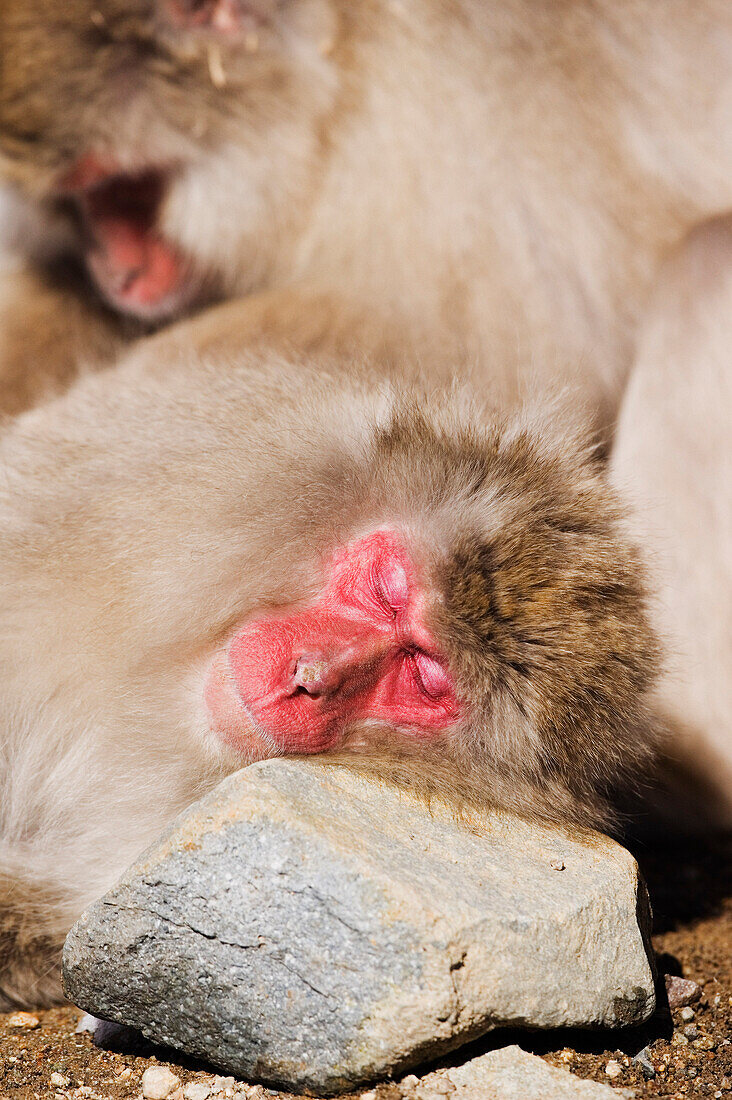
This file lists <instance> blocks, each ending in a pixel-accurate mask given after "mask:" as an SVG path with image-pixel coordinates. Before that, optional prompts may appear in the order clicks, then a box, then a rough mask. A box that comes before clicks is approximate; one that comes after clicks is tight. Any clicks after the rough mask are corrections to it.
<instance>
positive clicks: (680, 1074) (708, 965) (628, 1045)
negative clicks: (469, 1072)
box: [0, 840, 732, 1100]
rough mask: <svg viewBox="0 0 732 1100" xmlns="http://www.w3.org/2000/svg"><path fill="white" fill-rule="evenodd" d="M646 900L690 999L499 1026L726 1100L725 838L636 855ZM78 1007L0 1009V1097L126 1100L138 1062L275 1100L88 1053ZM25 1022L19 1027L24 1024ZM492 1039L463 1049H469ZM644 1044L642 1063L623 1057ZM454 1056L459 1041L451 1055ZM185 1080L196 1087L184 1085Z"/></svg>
mask: <svg viewBox="0 0 732 1100" xmlns="http://www.w3.org/2000/svg"><path fill="white" fill-rule="evenodd" d="M636 855H637V856H638V859H639V861H640V863H641V866H642V868H643V870H644V873H645V875H646V878H647V880H648V883H649V888H650V892H651V897H652V900H653V905H654V911H655V918H654V927H655V932H654V937H653V943H654V948H655V950H656V953H657V956H658V961H659V967H660V970H661V971H662V972H663V973H667V974H677V975H683V977H684V978H687V979H691V980H692V981H693V982H696V983H698V985H699V987H700V990H699V993H698V999H697V1000H695V1001H694V1002H693V1003H691V1004H689V1005H687V1006H684V1007H679V1008H677V1009H674V1010H673V1011H672V1012H671V1013H669V1012H668V1011H667V1010H666V1011H665V1012H659V1013H658V1015H657V1017H656V1018H654V1020H653V1021H652V1022H651V1024H650V1025H649V1027H648V1028H647V1030H646V1032H645V1033H644V1034H639V1033H629V1034H624V1035H622V1036H621V1035H618V1034H617V1033H613V1034H610V1033H607V1032H606V1033H602V1034H594V1035H591V1034H586V1033H578V1032H572V1033H564V1034H560V1033H551V1034H543V1035H533V1036H531V1035H526V1034H521V1035H519V1034H516V1033H512V1034H511V1035H510V1036H507V1035H505V1034H504V1035H503V1036H502V1037H501V1043H504V1042H507V1041H511V1042H518V1043H519V1044H520V1045H521V1046H522V1047H524V1049H526V1050H532V1051H534V1052H535V1053H537V1054H540V1055H541V1056H542V1057H544V1058H546V1060H547V1061H548V1062H551V1063H552V1064H553V1065H559V1066H563V1067H564V1068H565V1069H569V1070H571V1071H572V1072H573V1073H576V1074H577V1075H578V1076H580V1077H587V1078H592V1079H594V1080H596V1081H604V1082H605V1083H606V1084H609V1085H612V1086H615V1087H623V1088H628V1087H631V1088H633V1089H635V1090H636V1095H637V1097H638V1098H639V1100H646V1098H650V1097H667V1098H674V1100H682V1098H684V1100H694V1098H696V1097H700V1098H701V1097H704V1098H709V1097H716V1100H726V1097H727V1096H728V1095H729V1097H730V1100H732V840H730V841H716V842H710V843H704V844H701V843H693V844H692V843H690V844H688V845H685V846H679V845H675V846H674V847H673V848H669V849H666V850H663V849H658V848H656V849H653V850H638V851H637V852H636ZM79 1016H80V1013H79V1011H78V1010H77V1009H75V1008H72V1007H70V1006H66V1007H63V1008H57V1009H51V1010H49V1011H47V1012H38V1013H36V1014H34V1015H33V1016H31V1017H30V1019H24V1018H22V1019H21V1021H16V1023H18V1022H21V1023H22V1022H24V1023H25V1024H26V1026H13V1017H12V1016H1V1015H0V1100H41V1098H45V1097H53V1098H54V1100H133V1098H137V1097H139V1096H140V1095H141V1090H142V1075H143V1073H144V1071H145V1070H146V1069H148V1068H149V1067H150V1066H167V1067H169V1068H170V1069H171V1070H172V1072H173V1073H174V1074H175V1075H176V1077H177V1078H178V1079H179V1080H180V1083H181V1086H182V1091H181V1090H180V1089H179V1090H178V1092H177V1093H174V1094H173V1098H172V1100H206V1097H208V1096H210V1097H216V1096H219V1097H220V1098H221V1100H229V1098H236V1097H239V1098H241V1100H245V1098H247V1100H255V1098H264V1097H278V1096H283V1097H284V1095H285V1094H280V1093H274V1092H270V1091H268V1090H266V1089H263V1088H262V1087H261V1086H259V1085H255V1086H252V1085H247V1084H243V1083H239V1082H235V1081H234V1079H233V1078H222V1077H218V1076H216V1075H215V1074H214V1073H212V1072H211V1071H210V1070H207V1069H206V1068H204V1067H199V1066H195V1065H193V1064H192V1063H191V1062H188V1061H185V1060H182V1059H181V1058H179V1057H178V1056H176V1055H174V1054H172V1053H171V1052H169V1051H161V1050H159V1051H157V1052H156V1053H155V1054H149V1053H148V1054H146V1055H144V1056H143V1055H139V1054H138V1055H135V1054H130V1053H115V1052H113V1051H101V1050H97V1049H96V1048H95V1047H94V1046H93V1044H92V1042H91V1040H90V1038H89V1036H88V1035H85V1034H81V1035H76V1034H75V1028H76V1024H77V1021H78V1019H79ZM27 1025H30V1026H27ZM494 1044H495V1045H497V1041H496V1039H495V1037H493V1038H492V1039H490V1040H484V1041H482V1042H481V1043H480V1044H476V1045H475V1046H474V1047H473V1048H471V1051H470V1052H471V1053H475V1054H478V1053H481V1052H482V1051H483V1050H486V1049H489V1047H490V1046H491V1045H494ZM641 1048H644V1050H645V1055H644V1058H643V1061H644V1063H645V1065H642V1064H641V1063H640V1062H638V1061H634V1060H633V1057H632V1056H633V1055H635V1054H637V1053H638V1051H639V1050H640V1049H641ZM454 1057H455V1058H456V1059H458V1058H459V1059H460V1060H462V1059H463V1058H464V1057H465V1050H463V1051H462V1052H460V1053H459V1054H457V1055H455V1056H454ZM414 1083H415V1078H413V1077H409V1078H406V1079H405V1080H404V1081H403V1082H388V1083H384V1084H381V1085H379V1086H377V1087H376V1088H375V1089H373V1090H367V1091H366V1092H363V1093H361V1094H360V1095H361V1096H362V1097H364V1100H367V1098H368V1100H400V1098H401V1097H409V1095H410V1094H411V1093H412V1092H413V1086H414ZM194 1084H196V1085H198V1086H199V1087H198V1088H197V1089H195V1088H192V1086H193V1085H194Z"/></svg>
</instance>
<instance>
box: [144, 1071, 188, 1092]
mask: <svg viewBox="0 0 732 1100" xmlns="http://www.w3.org/2000/svg"><path fill="white" fill-rule="evenodd" d="M179 1084H180V1078H178V1077H176V1076H175V1074H174V1073H171V1072H170V1070H169V1069H168V1068H167V1066H148V1068H147V1069H146V1070H145V1072H144V1073H143V1075H142V1095H143V1096H144V1097H146V1100H165V1098H166V1096H170V1094H171V1092H173V1090H174V1089H177V1088H178V1085H179Z"/></svg>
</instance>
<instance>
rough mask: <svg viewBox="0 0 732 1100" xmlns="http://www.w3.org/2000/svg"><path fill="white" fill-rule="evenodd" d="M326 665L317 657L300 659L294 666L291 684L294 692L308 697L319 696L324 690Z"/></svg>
mask: <svg viewBox="0 0 732 1100" xmlns="http://www.w3.org/2000/svg"><path fill="white" fill-rule="evenodd" d="M326 672H327V665H326V662H325V661H324V660H322V659H321V658H319V657H301V658H300V659H299V660H298V662H297V664H296V665H295V672H294V675H293V678H292V679H293V683H294V685H295V689H296V690H302V691H305V692H307V694H308V695H320V694H321V693H322V692H323V691H324V690H325V676H326Z"/></svg>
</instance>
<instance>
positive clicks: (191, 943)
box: [64, 760, 655, 1094]
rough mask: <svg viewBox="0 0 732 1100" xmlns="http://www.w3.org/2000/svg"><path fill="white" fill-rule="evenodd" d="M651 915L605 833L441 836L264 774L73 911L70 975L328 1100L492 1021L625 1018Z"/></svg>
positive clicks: (504, 829) (503, 828)
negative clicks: (95, 899)
mask: <svg viewBox="0 0 732 1100" xmlns="http://www.w3.org/2000/svg"><path fill="white" fill-rule="evenodd" d="M559 868H561V869H559ZM646 912H647V908H646V904H645V893H644V890H643V887H642V885H639V882H638V879H637V871H636V865H635V862H634V861H633V859H632V858H631V856H630V855H629V854H628V853H627V852H626V851H625V850H624V849H622V848H620V847H619V846H618V845H617V844H615V843H614V842H612V841H610V840H608V839H606V838H604V837H600V836H598V835H595V834H584V835H581V834H575V835H574V836H568V835H567V834H566V833H564V832H562V831H561V830H555V829H550V828H540V827H537V826H530V825H528V824H526V823H524V822H522V821H520V820H517V819H512V818H507V817H505V816H499V815H486V816H484V817H482V818H480V819H478V818H475V819H473V820H472V821H471V822H467V823H466V822H463V823H462V824H457V823H456V822H455V821H454V820H453V819H452V817H451V816H450V814H449V813H447V812H443V811H441V810H438V809H433V812H432V813H430V812H428V811H427V810H426V809H425V808H424V807H423V806H422V805H420V804H418V803H415V802H414V801H412V799H410V798H409V797H408V796H407V795H404V794H399V793H397V792H394V791H392V790H390V789H388V788H385V787H383V786H381V785H380V784H378V783H376V782H373V781H370V780H367V779H365V778H362V777H358V776H355V775H353V774H352V773H350V772H349V771H347V770H345V769H342V768H335V767H326V766H323V765H317V764H315V763H313V762H310V761H308V762H300V761H283V760H274V761H268V762H264V763H261V764H256V765H254V766H252V767H250V768H247V769H245V770H244V771H242V772H239V773H237V774H236V775H234V776H231V777H230V778H229V779H227V780H225V781H224V783H222V784H221V786H219V787H218V788H217V789H216V790H215V791H213V792H212V793H211V794H210V795H209V796H207V797H206V798H205V799H203V800H202V801H201V802H199V803H197V804H195V805H194V806H192V807H190V808H189V809H188V810H186V811H185V812H184V813H183V814H182V815H181V816H180V817H179V818H178V820H177V822H176V823H175V824H174V825H173V827H172V828H171V829H170V830H169V831H168V832H167V833H166V834H165V836H164V837H163V838H162V839H161V840H160V841H159V842H158V843H157V844H155V845H154V846H153V847H152V848H150V849H149V850H148V851H147V852H146V853H145V854H144V855H143V856H142V857H141V858H140V859H139V860H138V861H137V863H136V864H135V865H134V866H133V867H132V868H131V869H130V870H129V871H128V872H127V873H126V874H125V875H124V876H123V878H122V879H121V880H120V882H119V883H118V884H117V885H116V886H115V887H114V888H113V889H112V890H111V891H110V892H109V893H108V894H107V895H106V896H105V897H104V898H102V899H101V900H100V901H98V902H95V903H94V905H92V906H91V907H90V908H89V909H88V910H87V912H86V913H85V914H84V915H83V917H82V918H81V919H80V920H79V921H78V923H77V924H76V925H75V926H74V928H73V929H72V931H71V932H70V934H69V937H68V940H67V943H66V949H65V953H64V973H65V982H66V989H67V992H68V995H69V997H70V998H71V1000H73V1001H75V1002H76V1003H77V1004H79V1005H81V1006H82V1007H83V1008H85V1009H86V1010H87V1011H89V1012H92V1013H94V1014H95V1015H97V1016H101V1017H104V1018H106V1019H109V1020H115V1021H118V1022H120V1023H124V1024H128V1025H130V1026H133V1027H137V1028H139V1029H140V1030H142V1032H143V1033H144V1034H145V1035H147V1036H148V1037H149V1038H151V1039H153V1040H155V1041H157V1042H162V1043H167V1044H169V1045H172V1046H175V1047H178V1048H179V1049H181V1050H184V1051H186V1052H188V1053H190V1054H193V1055H197V1056H199V1057H203V1058H206V1059H207V1060H208V1061H210V1062H212V1063H214V1064H215V1065H217V1066H218V1067H220V1068H222V1069H225V1070H227V1071H228V1072H230V1073H235V1074H237V1075H239V1076H242V1077H245V1078H248V1079H249V1080H252V1079H255V1080H260V1081H264V1082H266V1083H268V1084H272V1085H281V1086H284V1087H286V1088H290V1089H291V1090H293V1091H295V1092H297V1091H315V1092H320V1093H321V1094H325V1093H332V1092H337V1091H340V1090H345V1089H346V1088H349V1087H352V1086H353V1085H355V1084H359V1083H362V1082H367V1081H370V1080H373V1079H375V1078H378V1077H379V1076H383V1075H385V1074H389V1073H392V1072H396V1071H401V1072H404V1071H405V1070H407V1069H409V1068H410V1067H412V1066H415V1065H417V1064H419V1063H420V1062H422V1061H424V1060H426V1059H428V1058H430V1057H433V1056H436V1055H438V1054H440V1053H442V1052H444V1051H446V1050H449V1049H451V1048H454V1047H457V1046H459V1045H460V1044H461V1043H463V1042H466V1041H467V1040H469V1039H472V1038H474V1037H476V1036H477V1035H480V1034H482V1033H484V1032H486V1031H488V1030H490V1029H491V1028H494V1027H498V1026H501V1025H528V1026H531V1027H539V1028H550V1027H561V1026H569V1027H575V1026H580V1027H582V1026H597V1025H604V1026H620V1025H630V1024H637V1023H640V1022H641V1021H643V1020H645V1019H646V1018H647V1017H648V1016H649V1015H650V1014H651V1012H652V1011H653V1008H654V1003H655V1001H654V990H653V979H652V974H651V968H650V966H649V962H648V958H647V954H646V946H645V944H646V942H647V940H646V933H647V929H646V928H645V920H646ZM638 915H640V921H641V925H642V928H639V923H638Z"/></svg>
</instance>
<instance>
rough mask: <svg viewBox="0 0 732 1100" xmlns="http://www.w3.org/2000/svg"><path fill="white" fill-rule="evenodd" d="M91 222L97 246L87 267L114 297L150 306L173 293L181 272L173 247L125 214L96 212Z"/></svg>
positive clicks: (179, 258)
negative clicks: (120, 215)
mask: <svg viewBox="0 0 732 1100" xmlns="http://www.w3.org/2000/svg"><path fill="white" fill-rule="evenodd" d="M91 223H92V228H93V232H94V238H95V242H96V246H95V247H94V248H93V249H92V251H91V252H90V254H89V267H90V268H91V271H92V273H93V275H94V277H95V278H96V279H97V281H98V282H99V285H100V287H101V288H102V290H103V291H104V292H105V293H106V294H107V295H108V296H109V297H110V298H112V300H113V301H116V302H121V303H124V304H127V305H131V306H135V305H136V306H142V307H145V306H147V307H152V306H156V305H158V304H159V303H160V302H162V301H163V300H164V299H165V298H167V297H168V296H169V295H170V294H172V293H173V291H174V290H175V288H176V287H177V286H178V284H179V282H180V273H181V257H180V255H179V254H178V252H177V251H176V249H174V248H173V247H171V246H170V245H168V244H166V243H165V241H164V240H163V239H162V238H161V237H159V236H157V235H156V234H154V233H150V232H147V231H146V230H145V229H144V228H143V227H141V226H140V227H138V226H136V225H135V224H134V222H133V221H131V220H130V219H127V218H115V217H100V216H97V217H93V218H92V219H91Z"/></svg>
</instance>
